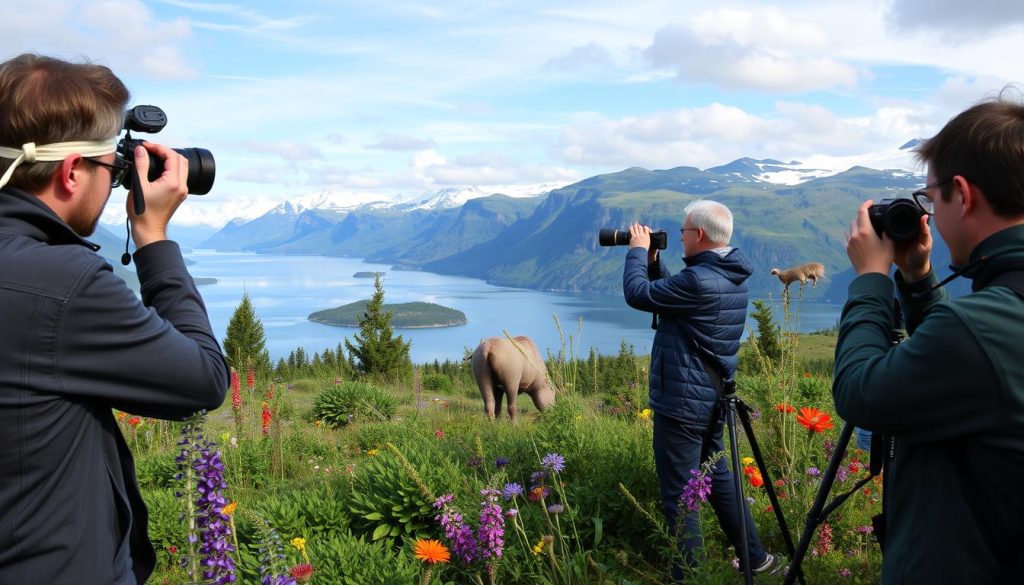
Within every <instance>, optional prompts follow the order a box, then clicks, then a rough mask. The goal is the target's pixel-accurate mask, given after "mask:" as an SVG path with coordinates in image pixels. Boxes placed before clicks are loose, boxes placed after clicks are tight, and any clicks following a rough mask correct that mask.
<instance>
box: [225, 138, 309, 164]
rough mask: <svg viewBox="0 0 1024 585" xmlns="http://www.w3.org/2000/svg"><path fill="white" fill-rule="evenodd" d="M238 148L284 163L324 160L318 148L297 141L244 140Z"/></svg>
mask: <svg viewBox="0 0 1024 585" xmlns="http://www.w3.org/2000/svg"><path fill="white" fill-rule="evenodd" d="M240 146H241V147H242V148H244V149H246V150H249V151H252V152H259V153H263V154H271V155H274V156H276V157H278V158H281V159H282V160H286V161H303V160H317V159H322V158H324V154H323V153H322V152H321V151H320V149H319V148H317V147H315V146H313V145H311V144H309V143H307V142H299V141H297V140H278V141H272V142H258V141H255V140H244V141H242V142H241V143H240Z"/></svg>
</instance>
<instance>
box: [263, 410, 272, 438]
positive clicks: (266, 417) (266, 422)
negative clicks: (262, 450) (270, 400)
mask: <svg viewBox="0 0 1024 585" xmlns="http://www.w3.org/2000/svg"><path fill="white" fill-rule="evenodd" d="M270 420H271V415H270V405H269V404H267V403H266V402H264V403H263V436H264V437H269V436H270Z"/></svg>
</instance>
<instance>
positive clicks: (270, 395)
mask: <svg viewBox="0 0 1024 585" xmlns="http://www.w3.org/2000/svg"><path fill="white" fill-rule="evenodd" d="M273 399H274V383H273V382H271V383H270V388H267V400H273Z"/></svg>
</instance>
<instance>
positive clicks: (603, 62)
mask: <svg viewBox="0 0 1024 585" xmlns="http://www.w3.org/2000/svg"><path fill="white" fill-rule="evenodd" d="M613 64H614V62H613V60H612V56H611V53H610V52H609V51H608V49H606V48H605V47H604V46H603V45H600V44H598V43H594V42H591V43H587V44H586V45H582V46H579V47H573V48H572V49H570V50H569V52H567V53H565V54H564V55H560V56H558V57H555V58H553V59H551V60H549V61H548V62H547V63H545V64H544V67H545V68H546V69H555V70H559V71H578V70H580V69H587V68H591V67H595V68H605V67H611V66H612V65H613Z"/></svg>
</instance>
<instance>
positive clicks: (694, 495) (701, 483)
mask: <svg viewBox="0 0 1024 585" xmlns="http://www.w3.org/2000/svg"><path fill="white" fill-rule="evenodd" d="M690 475H692V476H693V477H691V478H690V479H689V481H687V482H686V487H685V488H683V504H684V505H685V506H686V509H687V510H689V511H691V512H696V511H697V510H699V509H700V504H701V502H706V501H708V496H709V495H711V478H710V477H708V476H707V475H706V474H705V473H703V472H701V471H700V470H697V469H691V470H690Z"/></svg>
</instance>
